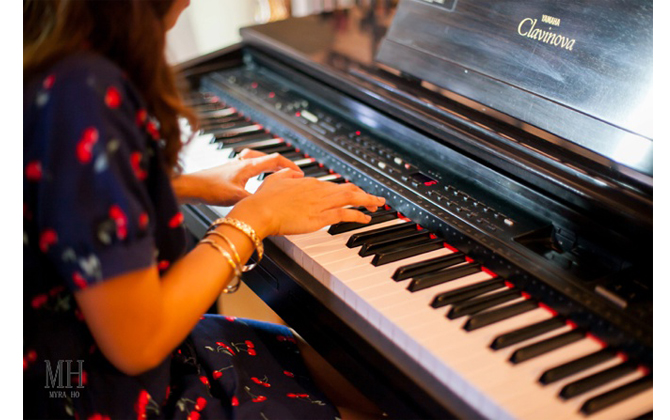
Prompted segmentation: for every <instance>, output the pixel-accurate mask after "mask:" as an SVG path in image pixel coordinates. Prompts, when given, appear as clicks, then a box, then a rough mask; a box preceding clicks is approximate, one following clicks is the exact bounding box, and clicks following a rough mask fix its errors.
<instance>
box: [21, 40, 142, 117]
mask: <svg viewBox="0 0 670 420" xmlns="http://www.w3.org/2000/svg"><path fill="white" fill-rule="evenodd" d="M46 94H48V96H55V97H61V98H66V100H67V102H70V103H72V102H74V103H76V102H77V101H78V98H79V97H81V96H86V95H87V94H88V95H91V94H99V95H102V97H103V98H104V101H105V102H107V104H108V105H112V106H114V105H115V104H116V102H118V101H120V100H121V99H122V98H123V99H124V102H125V103H124V105H126V106H128V105H130V106H131V107H132V108H140V107H142V100H141V98H140V95H139V94H138V92H137V90H136V89H135V88H134V87H133V85H132V83H131V82H130V80H129V79H128V76H127V74H126V72H125V71H123V70H122V69H121V68H120V67H119V66H118V65H117V64H116V63H114V62H113V61H112V60H110V59H108V58H107V57H105V56H103V55H101V54H98V53H95V52H91V51H81V52H77V53H73V54H70V55H67V56H65V57H63V58H60V59H59V60H57V61H56V62H55V63H53V64H52V65H51V66H49V67H48V68H47V69H46V70H45V71H43V72H41V73H40V75H39V76H37V77H35V79H34V80H32V81H30V83H29V85H27V86H26V87H25V89H24V106H25V105H27V104H30V103H31V101H30V98H31V97H34V98H35V99H36V101H37V105H38V107H39V102H40V100H41V99H42V100H44V98H46V97H47V95H46ZM26 111H27V110H26Z"/></svg>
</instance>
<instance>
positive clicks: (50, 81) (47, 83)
mask: <svg viewBox="0 0 670 420" xmlns="http://www.w3.org/2000/svg"><path fill="white" fill-rule="evenodd" d="M55 81H56V76H54V75H53V74H50V75H48V76H47V77H45V78H44V80H43V81H42V87H43V88H44V89H51V88H52V87H53V85H54V82H55Z"/></svg>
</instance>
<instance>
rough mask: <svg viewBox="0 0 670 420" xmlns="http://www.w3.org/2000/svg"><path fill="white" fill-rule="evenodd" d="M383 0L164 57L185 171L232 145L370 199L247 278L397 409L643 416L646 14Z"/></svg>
mask: <svg viewBox="0 0 670 420" xmlns="http://www.w3.org/2000/svg"><path fill="white" fill-rule="evenodd" d="M386 4H387V3H384V2H380V3H378V4H377V6H376V7H374V8H365V7H357V8H353V9H349V10H341V11H335V12H332V13H328V14H324V15H318V16H309V17H304V18H298V19H288V20H286V21H281V22H274V23H271V24H267V25H261V26H255V27H249V28H245V29H243V30H242V37H243V41H242V43H241V44H239V45H235V46H232V47H229V48H226V49H223V50H221V51H217V52H215V53H212V54H209V55H206V56H203V57H199V58H197V59H195V60H192V61H190V62H188V63H184V64H183V65H181V66H180V68H179V70H180V71H181V72H182V74H183V75H184V76H185V78H186V80H187V81H188V82H189V86H190V88H191V93H190V98H189V101H190V103H191V104H192V105H193V106H194V108H195V109H196V111H197V112H198V113H199V115H200V116H201V119H202V122H203V126H202V130H201V131H200V132H198V133H196V134H197V135H196V136H195V137H194V139H193V141H192V142H191V143H190V144H189V145H188V146H187V147H186V148H185V152H184V156H183V163H184V167H185V171H186V172H190V171H195V170H199V169H204V168H207V167H211V166H213V165H217V164H220V163H223V162H225V161H226V160H227V159H230V158H233V157H234V156H235V154H236V153H237V152H239V150H241V149H242V148H245V147H249V148H254V149H257V150H261V151H266V152H269V153H271V152H279V153H282V154H283V155H285V156H286V157H288V158H289V159H292V160H294V161H295V162H296V163H298V164H299V165H300V166H301V167H302V168H303V170H304V171H305V174H306V176H313V177H317V178H319V179H321V180H322V181H324V182H353V183H355V184H356V185H358V186H360V187H361V188H363V189H364V190H366V191H369V192H371V193H374V194H378V195H383V196H385V197H386V199H387V203H388V208H385V209H381V210H379V211H378V212H377V213H375V214H374V215H373V221H374V222H375V224H374V225H371V226H364V227H362V226H351V225H338V226H332V227H330V228H328V229H323V230H321V231H318V232H315V233H313V234H307V235H299V236H289V237H273V238H268V239H267V240H266V241H265V248H266V257H265V258H264V259H263V261H262V262H261V264H260V265H259V267H258V268H257V269H255V270H253V271H252V272H249V273H246V274H245V277H244V281H245V282H246V283H247V284H248V285H249V286H250V287H251V288H252V289H253V290H254V291H255V292H256V293H257V294H258V295H259V296H260V297H261V298H262V299H263V300H264V301H265V302H266V303H268V304H269V306H270V307H272V308H273V309H274V310H275V311H276V312H277V313H278V314H279V315H280V316H281V317H282V318H283V319H284V320H286V321H287V323H288V324H289V325H290V326H291V327H293V328H294V329H295V330H296V331H298V332H299V333H300V334H301V335H302V336H303V337H304V338H305V339H306V340H307V341H308V342H309V343H310V344H312V345H313V346H314V348H315V349H316V350H317V351H318V352H320V353H321V354H322V355H323V356H324V357H325V358H326V359H327V360H329V361H330V362H331V363H332V364H333V365H334V366H335V367H337V368H338V369H339V370H340V371H341V372H342V373H343V374H344V375H345V376H347V377H348V378H349V379H350V380H351V381H352V382H353V383H354V384H356V386H358V387H359V388H360V389H361V391H362V392H364V393H365V394H366V395H368V396H369V397H370V398H371V399H372V400H374V401H375V402H377V403H378V404H379V405H380V407H382V408H383V409H384V410H385V411H386V412H387V413H388V414H389V417H391V418H463V419H473V418H496V419H537V418H543V419H554V418H556V419H559V418H560V419H570V418H575V419H577V418H587V419H592V420H600V419H632V418H638V417H640V416H641V417H640V418H651V417H652V415H653V414H652V409H653V407H652V404H653V399H652V392H653V391H652V370H653V329H652V328H653V327H652V319H653V306H652V290H653V286H652V274H651V272H652V230H653V219H652V212H653V211H652V209H653V187H652V184H653V167H652V140H653V139H652V137H651V119H650V117H649V115H650V113H651V108H650V107H651V105H650V103H649V99H650V98H651V88H652V84H651V74H652V51H651V46H652V35H651V18H652V2H651V1H633V2H623V1H620V0H616V1H615V0H607V1H602V2H598V4H597V5H596V4H594V3H593V2H586V1H582V0H580V1H571V2H558V3H557V2H548V1H537V2H532V4H531V3H530V2H527V1H523V2H522V1H504V2H500V1H493V0H477V1H474V0H458V1H456V0H450V1H449V0H448V1H443V2H437V1H423V0H406V1H401V2H400V4H399V5H398V7H397V9H391V8H388V7H387V6H386ZM259 178H260V179H254V180H251V181H250V182H249V184H248V185H247V189H249V190H250V191H252V192H253V191H254V190H255V189H256V188H257V187H258V185H260V183H261V182H262V177H259ZM227 211H228V209H226V208H216V207H208V206H202V205H187V206H185V207H184V213H185V217H186V221H187V225H188V227H189V229H190V230H191V232H192V233H193V234H194V235H196V236H202V235H203V233H204V231H205V229H206V227H207V226H208V225H209V223H210V222H211V221H212V220H214V219H216V218H218V217H220V216H221V215H223V214H225V213H226V212H227Z"/></svg>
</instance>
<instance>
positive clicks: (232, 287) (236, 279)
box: [200, 239, 242, 293]
mask: <svg viewBox="0 0 670 420" xmlns="http://www.w3.org/2000/svg"><path fill="white" fill-rule="evenodd" d="M200 243H201V244H207V245H209V246H211V247H212V248H214V249H216V250H217V251H219V253H221V255H223V257H224V258H225V259H226V261H228V264H230V266H231V267H232V268H233V273H234V276H233V279H232V281H231V282H230V284H229V285H228V286H226V287H225V288H224V289H223V293H234V292H236V291H237V289H239V288H240V282H241V278H242V270H240V266H239V264H235V261H233V259H232V257H231V256H230V254H229V253H228V251H226V250H225V249H223V247H222V246H221V245H219V244H217V243H216V242H214V241H212V240H211V239H202V240H201V241H200ZM238 259H239V256H238Z"/></svg>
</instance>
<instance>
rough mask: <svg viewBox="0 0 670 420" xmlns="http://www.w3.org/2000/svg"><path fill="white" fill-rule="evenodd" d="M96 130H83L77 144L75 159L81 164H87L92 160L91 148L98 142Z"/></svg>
mask: <svg viewBox="0 0 670 420" xmlns="http://www.w3.org/2000/svg"><path fill="white" fill-rule="evenodd" d="M98 136H99V134H98V129H97V128H95V127H89V128H87V129H85V130H84V133H83V134H82V136H81V139H80V140H79V143H77V159H79V162H81V163H88V162H90V161H91V159H92V158H93V146H95V144H96V143H97V142H98Z"/></svg>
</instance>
